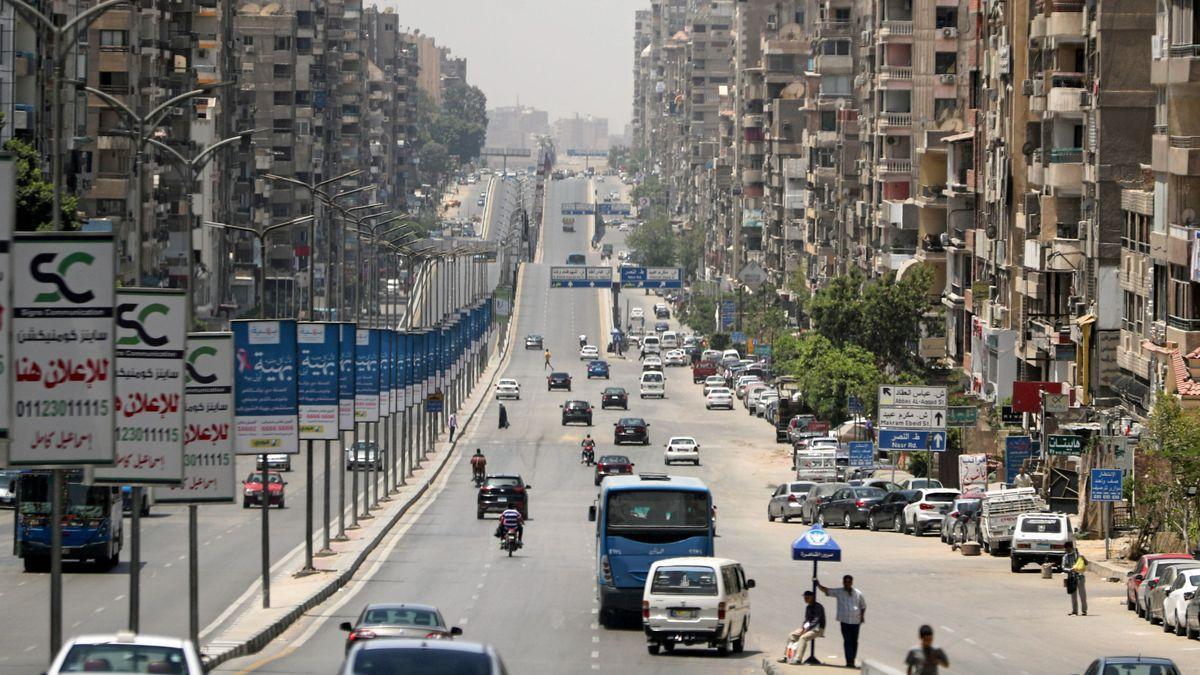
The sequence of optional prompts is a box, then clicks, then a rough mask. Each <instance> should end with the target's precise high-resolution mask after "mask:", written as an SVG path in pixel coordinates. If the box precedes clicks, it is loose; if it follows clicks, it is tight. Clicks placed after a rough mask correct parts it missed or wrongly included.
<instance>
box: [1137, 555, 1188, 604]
mask: <svg viewBox="0 0 1200 675" xmlns="http://www.w3.org/2000/svg"><path fill="white" fill-rule="evenodd" d="M1155 560H1192V556H1190V555H1188V554H1186V553H1147V554H1146V555H1144V556H1142V557H1140V558H1138V561H1137V564H1136V565H1134V566H1133V569H1132V570H1130V571H1129V573H1128V574H1127V575H1126V577H1125V608H1126V609H1130V610H1132V609H1136V608H1137V592H1138V587H1139V586H1141V585H1142V582H1143V581H1145V579H1146V572H1148V571H1149V570H1150V563H1152V562H1154V561H1155Z"/></svg>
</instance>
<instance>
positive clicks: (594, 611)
mask: <svg viewBox="0 0 1200 675" xmlns="http://www.w3.org/2000/svg"><path fill="white" fill-rule="evenodd" d="M599 613H600V610H598V609H596V608H595V607H593V608H592V614H599Z"/></svg>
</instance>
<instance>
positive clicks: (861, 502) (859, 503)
mask: <svg viewBox="0 0 1200 675" xmlns="http://www.w3.org/2000/svg"><path fill="white" fill-rule="evenodd" d="M854 505H855V506H857V507H858V508H860V509H861V508H862V507H864V506H866V505H867V500H865V499H859V500H858V501H856V502H854Z"/></svg>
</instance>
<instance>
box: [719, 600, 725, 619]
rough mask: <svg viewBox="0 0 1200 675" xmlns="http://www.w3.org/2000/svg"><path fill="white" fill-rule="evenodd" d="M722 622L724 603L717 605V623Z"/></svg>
mask: <svg viewBox="0 0 1200 675" xmlns="http://www.w3.org/2000/svg"><path fill="white" fill-rule="evenodd" d="M724 620H725V603H724V602H721V603H718V604H717V621H724Z"/></svg>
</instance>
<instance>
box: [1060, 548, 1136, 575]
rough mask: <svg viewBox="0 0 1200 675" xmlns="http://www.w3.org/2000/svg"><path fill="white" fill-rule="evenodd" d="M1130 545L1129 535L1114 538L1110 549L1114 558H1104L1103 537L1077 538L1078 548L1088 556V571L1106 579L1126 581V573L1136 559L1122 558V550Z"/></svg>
mask: <svg viewBox="0 0 1200 675" xmlns="http://www.w3.org/2000/svg"><path fill="white" fill-rule="evenodd" d="M1128 545H1129V542H1128V537H1119V538H1116V539H1112V540H1111V543H1110V544H1109V549H1110V550H1111V552H1112V558H1110V559H1109V560H1105V559H1104V540H1103V539H1077V540H1075V546H1076V549H1077V550H1078V551H1079V552H1080V553H1081V554H1083V557H1085V558H1087V561H1088V571H1089V572H1091V573H1092V574H1095V575H1096V576H1098V577H1100V578H1101V579H1103V580H1105V581H1114V582H1122V581H1125V574H1126V573H1127V572H1129V570H1131V569H1133V566H1134V564H1135V563H1134V561H1132V560H1125V559H1122V558H1120V557H1119V556H1120V554H1121V551H1123V550H1125V548H1126V547H1127V546H1128Z"/></svg>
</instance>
